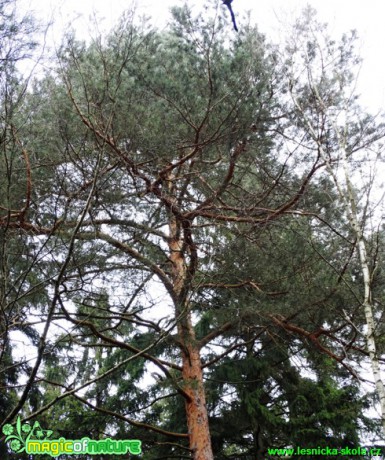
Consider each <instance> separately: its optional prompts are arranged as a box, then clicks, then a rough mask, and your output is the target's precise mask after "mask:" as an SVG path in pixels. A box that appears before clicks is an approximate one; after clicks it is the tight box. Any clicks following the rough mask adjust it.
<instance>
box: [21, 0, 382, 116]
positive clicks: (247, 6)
mask: <svg viewBox="0 0 385 460" xmlns="http://www.w3.org/2000/svg"><path fill="white" fill-rule="evenodd" d="M21 1H22V2H23V4H24V5H25V8H28V9H29V10H33V11H34V12H35V13H36V16H37V17H38V18H48V17H50V16H53V18H54V20H55V26H54V30H55V37H56V38H55V40H57V41H58V42H60V38H59V37H60V35H61V33H62V31H63V30H65V28H66V27H67V26H68V24H69V23H70V24H71V25H72V26H74V27H75V28H76V29H77V31H78V32H79V35H82V36H83V37H85V36H87V33H88V30H89V26H88V24H89V23H88V19H89V17H90V15H92V14H93V12H96V13H97V15H98V16H100V17H104V18H105V19H104V21H103V22H102V28H104V27H106V28H110V27H111V26H112V25H113V24H114V23H115V22H116V20H117V19H118V18H119V15H120V14H121V13H122V11H124V10H125V9H126V8H127V7H129V6H130V0H21ZM182 2H183V0H136V4H137V6H138V8H139V11H140V12H142V13H144V14H147V15H151V16H152V17H153V18H154V23H155V24H156V25H158V26H159V27H163V26H165V25H166V23H167V18H168V15H169V13H168V10H169V8H170V7H171V6H172V5H177V4H182ZM189 3H190V5H193V7H194V8H196V9H197V11H199V10H201V6H202V4H203V0H194V1H191V0H190V1H189ZM218 3H221V0H218ZM306 4H310V5H312V6H313V7H314V8H316V9H317V11H318V13H319V17H320V19H321V20H322V21H324V22H327V23H328V24H329V25H330V28H331V31H333V32H334V33H336V34H337V35H340V34H341V33H342V32H346V31H349V30H351V29H356V30H357V31H358V34H359V37H360V42H361V55H362V57H363V58H364V63H363V66H362V69H361V73H360V79H359V92H360V93H361V94H362V96H363V99H362V102H363V103H364V104H365V105H366V106H368V107H370V109H371V111H377V110H379V109H383V108H384V107H385V53H384V50H383V47H384V45H385V27H384V25H383V22H384V17H385V15H384V13H385V2H384V0H365V1H364V0H234V1H233V9H234V12H235V15H236V17H237V22H238V26H239V27H240V28H241V27H242V19H241V18H242V13H244V12H245V11H248V10H249V11H251V14H252V19H253V21H255V22H256V23H257V24H258V26H259V28H260V30H261V31H262V32H264V33H266V34H267V35H268V36H270V37H271V36H273V35H275V36H276V32H277V31H278V30H279V29H282V27H283V24H285V23H287V22H288V21H290V19H294V18H295V17H296V16H298V13H299V12H300V11H301V9H302V8H303V7H304V6H305V5H306ZM234 33H235V32H234Z"/></svg>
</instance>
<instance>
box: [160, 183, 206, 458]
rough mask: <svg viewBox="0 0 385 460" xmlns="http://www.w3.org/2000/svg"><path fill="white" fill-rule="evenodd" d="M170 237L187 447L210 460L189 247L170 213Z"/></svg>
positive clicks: (181, 225) (182, 231) (194, 454)
mask: <svg viewBox="0 0 385 460" xmlns="http://www.w3.org/2000/svg"><path fill="white" fill-rule="evenodd" d="M169 179H170V182H169V191H170V192H171V194H172V192H173V185H172V180H171V179H172V177H170V178H169ZM169 233H170V240H169V251H170V261H171V264H172V280H173V290H174V302H175V316H176V320H177V323H178V335H179V340H180V343H181V353H182V363H183V366H182V367H183V371H182V377H183V390H184V391H185V393H186V395H187V396H188V398H189V399H186V403H185V407H186V418H187V429H188V434H189V445H190V449H191V452H192V453H193V459H194V460H213V459H214V457H213V452H212V447H211V437H210V427H209V420H208V413H207V407H206V396H205V388H204V383H203V372H202V364H201V357H200V348H199V346H198V344H197V341H196V337H195V330H194V327H193V324H192V321H191V311H190V304H189V293H190V289H189V288H190V287H191V286H190V281H191V277H192V274H191V266H190V267H189V268H190V272H189V270H188V268H187V260H186V252H188V251H189V250H190V252H191V247H190V248H189V249H188V246H189V242H188V241H186V234H185V228H184V226H183V224H182V222H180V221H178V218H177V217H176V216H175V215H174V214H172V213H170V219H169ZM190 245H191V241H190Z"/></svg>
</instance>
